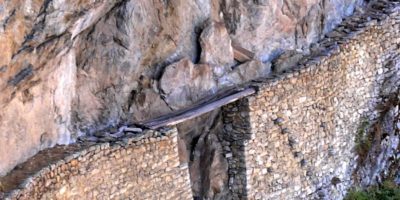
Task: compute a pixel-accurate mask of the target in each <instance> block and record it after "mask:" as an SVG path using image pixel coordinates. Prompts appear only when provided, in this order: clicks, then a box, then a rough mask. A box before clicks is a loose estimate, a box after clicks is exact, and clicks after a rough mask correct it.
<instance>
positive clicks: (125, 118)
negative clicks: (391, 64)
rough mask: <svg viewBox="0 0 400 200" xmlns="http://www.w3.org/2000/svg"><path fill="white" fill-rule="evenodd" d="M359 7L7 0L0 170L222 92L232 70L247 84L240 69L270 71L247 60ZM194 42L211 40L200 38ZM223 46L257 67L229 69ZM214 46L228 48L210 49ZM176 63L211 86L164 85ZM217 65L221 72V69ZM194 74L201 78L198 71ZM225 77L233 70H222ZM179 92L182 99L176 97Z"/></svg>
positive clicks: (304, 37) (0, 79)
mask: <svg viewBox="0 0 400 200" xmlns="http://www.w3.org/2000/svg"><path fill="white" fill-rule="evenodd" d="M361 4H362V1H361V0H333V1H326V0H307V1H305V0H304V1H294V0H285V1H276V0H273V1H238V0H208V1H207V0H195V1H185V0H170V1H159V0H157V1H148V0H126V1H122V0H117V1H104V0H103V1H102V0H100V1H88V0H83V1H77V0H73V1H65V0H46V1H45V0H35V1H21V0H10V1H3V2H1V3H0V49H2V51H1V52H0V58H1V59H0V90H1V95H0V107H1V110H0V138H3V139H2V140H0V146H2V147H5V146H7V148H1V149H0V158H1V160H2V161H4V162H1V164H0V174H1V175H2V174H4V173H6V172H7V171H9V170H10V169H12V168H13V167H14V166H15V165H16V164H17V163H20V162H22V161H24V160H26V159H27V158H28V157H30V156H32V155H34V154H35V153H36V152H38V151H39V150H41V149H44V148H47V147H50V146H53V145H55V144H57V143H58V144H66V143H71V142H74V140H75V139H76V138H77V137H78V136H79V135H82V134H86V133H92V132H95V131H96V130H98V129H103V128H105V127H108V126H110V125H116V124H121V123H132V122H138V121H143V120H146V119H149V118H153V117H155V116H158V115H162V114H165V113H168V112H171V111H172V110H174V109H178V108H181V107H183V106H185V105H188V104H190V103H191V102H194V101H196V99H198V98H201V97H200V96H202V95H203V89H204V95H206V93H207V92H205V91H208V90H209V89H210V88H213V87H214V82H216V84H217V88H221V87H222V86H221V85H224V84H220V83H219V80H221V79H220V78H226V77H229V76H232V77H237V76H238V75H237V74H239V75H240V76H241V77H243V76H247V77H245V78H242V80H243V81H247V80H250V79H252V78H253V77H252V75H248V73H247V71H251V72H252V73H253V72H254V74H255V75H257V76H258V75H263V74H264V72H266V71H267V69H268V67H264V66H263V65H260V64H256V65H253V64H251V63H260V62H259V61H262V62H263V63H268V62H269V61H270V60H272V58H274V57H275V56H276V55H278V54H280V53H281V52H283V51H284V50H286V49H299V48H300V49H301V48H306V47H307V46H308V45H309V43H311V42H313V41H316V40H317V39H318V38H320V37H322V35H323V33H325V32H327V31H328V30H330V29H331V28H332V27H333V26H335V25H336V24H337V23H339V22H340V21H341V19H342V18H343V17H345V16H348V15H350V14H351V13H352V12H353V10H354V9H355V8H356V7H358V6H359V5H361ZM210 21H214V22H215V23H214V24H225V27H226V30H227V33H229V35H228V34H226V33H225V30H224V26H220V25H218V27H219V28H216V29H215V27H213V26H211V27H208V28H207V27H206V25H207V23H208V22H210ZM207 30H211V32H210V36H207V35H208V34H207V33H208V31H207ZM213 30H214V32H213ZM201 35H203V36H204V37H203V38H208V39H209V40H208V41H207V39H206V40H203V41H204V42H200V41H199V37H200V36H201ZM206 36H207V37H206ZM228 36H229V37H228ZM229 40H231V41H233V42H235V43H237V44H239V45H240V46H242V47H243V48H245V49H248V50H249V51H252V52H254V53H255V57H254V61H250V63H247V64H244V65H248V66H250V67H251V66H256V67H255V68H257V67H258V69H260V70H256V69H250V68H249V69H247V68H246V69H245V70H244V71H243V66H242V67H240V66H239V67H238V68H237V71H238V72H235V71H236V69H235V66H234V65H235V64H233V65H232V63H231V62H230V61H231V57H230V56H229V57H230V58H229V60H226V61H225V60H221V59H222V58H225V55H226V54H225V53H228V54H230V53H231V49H230V47H229V45H228V46H227V44H228V43H229ZM214 41H219V42H221V43H224V45H225V46H224V47H223V48H220V49H219V48H216V47H215V46H209V48H206V45H205V44H206V43H209V44H210V45H212V43H213V42H214ZM201 45H203V46H201ZM225 47H226V48H225ZM202 50H204V51H202ZM221 50H224V51H221ZM207 51H216V52H219V53H215V54H214V53H212V52H211V53H210V52H208V55H212V59H211V60H207V59H210V57H208V58H207V56H206V58H204V56H203V59H202V52H207ZM222 53H224V54H222ZM220 54H221V55H220ZM203 55H206V54H205V53H204V54H203ZM222 55H223V56H224V57H221V56H222ZM184 58H187V59H188V60H186V61H185V62H188V63H189V61H190V62H192V63H194V64H193V66H192V67H190V65H191V64H186V65H184V66H186V67H178V68H185V70H184V71H182V72H181V71H180V72H177V73H176V74H180V77H182V76H186V72H187V71H186V70H187V69H186V68H190V69H192V70H193V72H190V73H189V74H191V75H192V76H193V78H194V77H197V78H198V80H199V81H200V80H205V79H206V80H207V83H206V84H205V86H203V85H201V84H200V85H199V84H198V83H195V82H196V81H193V80H192V81H190V84H192V86H193V85H194V86H193V87H192V86H190V85H189V86H187V85H185V84H186V83H188V81H183V80H182V82H179V83H176V84H181V86H182V87H180V88H178V87H177V88H171V86H168V85H164V84H170V82H168V81H166V82H164V81H162V80H167V79H166V77H171V76H172V75H168V74H171V73H173V72H171V71H173V69H172V68H171V64H172V66H176V64H177V62H178V63H181V62H184V61H182V59H184ZM198 61H201V62H204V63H208V64H206V65H199V63H198ZM214 62H217V63H214ZM174 63H175V64H174ZM221 64H222V65H225V64H227V66H228V65H229V66H228V67H226V66H224V68H223V70H218V69H219V68H218V66H220V65H221ZM207 65H208V66H209V67H207ZM231 65H232V66H231ZM199 66H200V67H199ZM266 66H268V64H267V65H266ZM198 67H199V68H201V69H197V68H198ZM232 68H233V69H232ZM239 69H240V70H239ZM264 69H265V70H264ZM209 70H211V72H212V74H210V72H209ZM232 70H233V71H232ZM199 72H201V73H200V74H202V73H204V74H206V75H205V76H204V77H203V76H200V75H195V74H196V73H199ZM259 72H262V73H259ZM232 73H233V74H236V75H228V74H232ZM167 75H168V76H167ZM255 75H254V76H255ZM211 77H213V78H212V80H211ZM162 78H164V79H162ZM177 78H179V77H177ZM186 80H188V79H186ZM161 82H163V83H164V84H161ZM232 82H233V83H234V84H236V83H237V82H242V81H237V80H236V78H234V80H232ZM174 84H175V83H174ZM196 84H197V86H196ZM168 87H170V88H169V89H168ZM187 88H189V89H187ZM164 89H165V90H166V91H168V92H167V93H164V92H165V91H164ZM179 90H185V91H189V93H188V95H186V96H185V98H182V100H181V98H177V94H178V92H179ZM197 90H199V91H197Z"/></svg>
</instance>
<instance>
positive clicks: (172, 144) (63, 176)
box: [0, 0, 400, 199]
mask: <svg viewBox="0 0 400 200" xmlns="http://www.w3.org/2000/svg"><path fill="white" fill-rule="evenodd" d="M257 2H258V3H259V4H260V5H263V3H260V2H261V1H257ZM399 4H400V2H399V1H398V0H392V1H389V0H382V1H377V2H375V3H373V4H371V5H370V6H369V8H368V9H367V10H366V11H364V12H359V13H358V14H355V15H354V16H353V17H351V18H349V19H347V20H345V21H344V22H343V23H342V24H341V25H340V26H339V27H338V28H337V29H336V30H334V31H333V32H331V33H329V34H328V35H327V36H326V37H325V38H324V39H323V40H321V41H320V42H319V43H318V44H316V45H314V46H312V48H311V50H310V52H309V54H308V55H307V56H304V55H302V56H299V55H298V54H297V53H296V52H289V53H288V54H286V55H284V56H283V57H285V60H286V61H284V60H281V61H280V60H278V61H277V62H273V63H272V65H274V66H273V72H275V74H274V75H273V76H272V77H269V78H263V79H259V80H256V81H252V82H250V83H249V84H248V85H246V87H251V88H252V89H255V90H257V93H256V94H253V92H254V90H253V92H251V94H252V95H250V96H247V95H245V96H246V97H244V98H241V99H239V100H237V101H235V102H233V103H230V104H228V105H226V106H224V107H223V108H222V111H221V112H222V121H223V125H222V126H223V132H222V135H218V138H214V140H222V142H221V143H222V146H221V149H223V150H221V151H223V152H224V157H225V158H226V160H227V163H228V167H227V168H228V169H227V170H228V171H227V173H228V181H227V182H228V183H227V184H228V188H229V195H227V196H224V198H225V197H226V198H228V197H229V199H315V198H316V199H342V198H343V196H344V195H345V193H346V191H347V189H348V188H349V187H350V186H351V185H352V184H353V180H352V179H351V176H352V174H353V172H354V170H355V167H356V166H357V163H356V159H357V155H356V154H355V151H354V147H355V145H356V144H355V137H356V134H357V132H358V131H359V129H360V126H362V124H363V122H364V121H365V120H368V121H374V120H376V119H377V118H378V115H379V109H378V105H379V104H380V103H381V101H382V97H381V96H380V91H382V87H383V86H384V85H388V84H392V85H391V87H399V85H396V84H399V83H397V82H396V81H394V82H393V81H388V80H387V78H388V77H393V76H396V75H398V74H399V68H400V67H399V63H400V6H399ZM226 17H228V16H226ZM229 20H235V19H234V18H232V19H230V18H229ZM214 25H215V27H210V28H221V27H219V25H218V24H214ZM228 25H229V24H228ZM237 28H240V27H229V31H230V32H234V31H235V30H236V29H237ZM227 31H228V30H225V29H221V30H219V32H218V34H222V35H226V34H227ZM203 36H204V35H203ZM203 39H204V38H203ZM210 41H211V42H213V37H211V40H210ZM210 41H206V40H203V41H202V42H203V43H207V44H208V43H209V42H210ZM221 42H224V43H226V44H227V45H228V46H230V45H231V44H230V43H232V41H221ZM231 50H232V51H231ZM235 50H236V51H237V48H234V49H229V52H226V53H228V54H229V58H226V59H227V60H226V62H227V63H229V62H230V61H231V60H232V59H233V58H234V57H235ZM232 54H233V55H232ZM236 54H237V53H236ZM212 56H213V55H212V54H207V55H206V54H204V55H203V56H202V57H201V60H202V61H203V62H204V63H212V62H213V61H215V59H214V58H213V57H212ZM232 56H233V57H232ZM389 63H390V64H389ZM393 63H395V64H393ZM396 63H397V64H396ZM264 64H265V63H261V62H259V61H255V60H252V61H249V62H246V63H244V64H242V65H239V66H237V67H236V68H235V69H233V71H232V72H231V73H230V75H229V76H227V78H228V79H226V80H219V82H220V83H224V82H226V84H227V85H230V84H231V82H234V81H235V80H237V78H238V77H242V76H244V75H245V74H249V73H248V72H246V71H247V70H248V69H247V68H250V67H253V68H254V66H258V67H259V68H260V71H261V72H263V73H261V72H260V73H254V76H265V75H266V74H268V73H269V71H268V72H266V71H267V70H264V67H265V69H269V67H270V66H271V65H270V64H266V65H264ZM263 65H264V67H263ZM169 67H170V68H183V69H186V68H187V67H189V70H190V72H191V74H190V75H191V77H192V78H193V77H194V78H195V79H196V80H195V81H194V82H193V80H192V79H187V80H185V81H186V82H185V83H188V84H189V83H191V84H189V85H187V84H182V85H179V87H176V86H175V85H174V84H170V85H168V84H164V85H163V87H161V88H160V89H161V90H162V91H163V92H165V93H166V94H171V95H170V96H167V98H165V99H163V100H165V101H166V102H168V103H171V105H170V107H171V108H172V109H178V108H181V107H186V106H187V105H186V104H184V105H180V104H176V105H174V104H172V102H174V101H172V100H173V99H175V98H180V97H179V94H181V92H182V91H189V92H193V91H192V90H191V89H192V88H197V87H199V88H201V87H207V88H206V90H209V89H212V88H218V87H219V86H218V84H216V83H213V84H210V85H202V84H201V83H202V81H203V80H204V79H201V78H199V75H201V74H206V75H207V76H206V77H210V78H211V75H212V73H211V72H212V69H211V68H209V67H207V65H205V64H193V63H192V61H191V60H190V59H184V60H182V61H180V62H178V63H176V64H172V65H170V66H169ZM196 67H200V68H199V69H197V68H196ZM0 70H1V68H0ZM169 70H170V71H169ZM179 71H180V70H179ZM179 71H178V72H179ZM174 72H175V70H172V69H168V67H167V69H166V70H165V74H164V75H165V77H161V81H164V80H163V78H166V79H165V80H170V79H167V78H168V77H167V76H169V77H172V78H171V79H172V80H174V79H175V77H176V78H177V79H178V78H179V77H180V76H182V77H183V76H184V75H183V74H179V73H177V74H176V73H174ZM264 72H265V73H266V74H264ZM276 72H283V74H278V73H276ZM29 73H30V72H29V67H28V68H27V71H24V72H23V74H22V75H21V76H25V74H28V75H29ZM196 77H197V78H196ZM242 78H243V77H242ZM243 79H244V80H246V81H249V80H250V79H249V78H248V77H245V78H243ZM391 80H392V79H391ZM13 82H15V83H17V82H18V79H15V80H13V81H11V83H13ZM166 82H168V81H166ZM171 85H174V87H171ZM193 93H195V92H193ZM249 94H250V93H249ZM199 98H200V97H199ZM171 99H172V100H171ZM188 99H189V100H191V99H190V98H188ZM170 100H171V101H170ZM189 100H188V101H185V103H188V105H189V104H190V103H191V102H189ZM229 102H231V101H229ZM146 106H149V105H147V104H146ZM146 106H145V107H146ZM141 127H142V128H144V127H145V126H141ZM178 137H179V136H178V133H177V129H176V128H172V129H165V128H161V130H158V131H155V130H145V131H143V132H142V129H139V128H128V127H122V128H121V129H119V130H118V131H117V132H114V133H112V134H110V133H102V134H92V135H90V134H89V135H87V136H85V137H81V138H80V139H81V140H80V141H81V143H77V144H72V145H68V146H65V147H60V146H58V147H55V148H53V149H50V150H45V151H42V152H41V153H39V154H37V155H36V156H35V157H36V158H43V159H36V161H40V162H41V163H40V165H36V166H35V165H34V162H35V157H33V158H31V159H30V160H28V161H27V162H25V163H24V164H22V165H19V166H17V167H16V168H15V169H14V170H13V171H11V172H10V173H8V174H7V175H6V176H4V177H0V199H2V198H6V199H104V198H107V199H193V196H194V195H193V192H192V191H193V188H194V187H193V188H192V184H193V180H192V183H191V182H190V180H189V177H190V175H189V174H190V173H189V169H188V163H187V162H186V161H185V162H182V163H181V161H180V156H181V157H189V155H186V156H182V155H179V153H180V152H179V150H178ZM203 139H204V138H203ZM218 148H219V146H218ZM56 152H57V153H56ZM207 152H208V151H207ZM50 155H53V156H50ZM54 155H57V156H54ZM46 156H48V157H47V158H46ZM215 157H216V158H219V157H218V155H215ZM182 160H185V159H182ZM202 161H203V160H198V161H197V162H202ZM48 163H50V165H48ZM42 165H43V166H42ZM191 173H192V174H193V172H191ZM32 174H33V175H32ZM218 184H219V183H218ZM221 184H223V183H221ZM221 188H222V186H221Z"/></svg>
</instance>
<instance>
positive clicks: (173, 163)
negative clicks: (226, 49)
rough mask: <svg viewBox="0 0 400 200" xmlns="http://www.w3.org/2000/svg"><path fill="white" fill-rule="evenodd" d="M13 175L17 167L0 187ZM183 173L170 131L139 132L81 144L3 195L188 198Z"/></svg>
mask: <svg viewBox="0 0 400 200" xmlns="http://www.w3.org/2000/svg"><path fill="white" fill-rule="evenodd" d="M23 170H26V171H25V173H27V172H28V171H27V169H23ZM17 174H18V169H16V170H15V172H14V174H10V175H9V177H7V176H6V177H3V178H2V179H0V180H2V183H3V184H6V183H7V182H8V183H10V182H13V181H15V179H16V178H18V175H17ZM188 174H189V173H188V168H187V165H181V164H180V162H179V157H178V147H177V131H176V129H172V130H167V131H162V132H155V131H145V133H143V134H142V135H139V136H137V137H132V138H125V139H123V140H120V141H119V142H116V143H107V142H105V143H98V144H95V145H91V146H85V148H81V149H79V150H78V151H76V152H74V153H73V154H71V155H69V156H67V157H65V158H64V159H61V160H59V161H58V162H56V163H54V164H52V165H50V166H48V167H45V168H43V169H41V170H40V171H39V172H37V173H35V175H33V176H31V177H29V178H27V179H26V180H25V181H24V182H23V183H22V184H21V185H19V186H18V185H11V186H9V187H10V188H9V190H10V191H9V193H6V196H5V197H6V199H104V198H106V199H192V194H191V188H190V181H189V175H188ZM13 179H14V180H13ZM3 187H5V186H3ZM13 187H14V188H15V187H17V188H18V189H14V190H12V189H13Z"/></svg>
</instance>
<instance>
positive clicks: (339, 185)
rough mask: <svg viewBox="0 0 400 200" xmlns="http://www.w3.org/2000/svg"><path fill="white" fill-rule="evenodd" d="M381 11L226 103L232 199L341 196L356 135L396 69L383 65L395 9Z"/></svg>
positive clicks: (398, 38)
mask: <svg viewBox="0 0 400 200" xmlns="http://www.w3.org/2000/svg"><path fill="white" fill-rule="evenodd" d="M381 9H382V10H381V11H384V12H382V13H367V15H372V20H371V17H369V18H367V17H368V16H367V15H359V16H357V15H356V16H354V17H353V18H352V19H351V20H348V21H345V22H344V23H343V25H341V26H339V28H338V29H337V30H336V31H334V32H333V33H332V34H331V37H329V38H326V39H325V40H323V41H321V42H320V44H321V46H320V47H319V48H320V49H322V50H321V51H320V52H321V54H314V55H313V56H312V57H310V58H308V59H306V60H305V62H304V64H303V65H300V66H298V68H296V69H294V70H292V71H291V72H288V73H284V74H282V75H279V76H277V77H274V78H272V79H270V80H266V81H263V82H262V83H259V84H257V86H258V89H259V90H258V93H257V94H256V95H254V96H251V97H248V98H245V99H242V100H240V101H239V102H235V103H233V104H232V105H229V106H226V107H225V108H224V122H225V131H226V133H225V138H224V139H225V143H224V144H225V145H224V146H225V147H224V149H225V156H226V157H227V159H228V163H229V176H230V180H229V187H230V191H231V193H232V194H233V196H234V197H235V198H236V199H246V198H249V199H313V198H322V199H341V198H343V195H344V194H345V193H346V190H347V189H348V188H349V186H350V185H351V184H352V181H351V175H352V172H353V170H354V168H355V167H356V162H355V161H356V159H357V155H356V154H355V152H354V147H355V145H356V144H355V136H356V135H357V132H358V129H359V128H360V126H362V123H363V121H365V120H368V121H373V120H374V119H376V117H377V115H378V113H379V108H377V107H376V106H377V104H378V103H379V102H380V101H381V99H380V96H379V92H380V90H381V89H382V88H381V87H382V85H383V83H384V82H385V77H389V76H391V75H393V74H395V73H396V71H395V69H396V68H391V66H392V65H388V63H389V62H391V61H392V60H394V59H397V58H398V57H399V54H400V49H399V47H400V27H399V24H400V16H399V13H400V12H399V9H398V7H397V9H394V10H392V11H390V12H389V11H388V10H386V9H385V8H381ZM387 14H390V15H389V16H388V15H387ZM354 24H355V25H356V27H355V28H354ZM349 27H350V28H349ZM352 29H354V30H352ZM337 44H339V45H337Z"/></svg>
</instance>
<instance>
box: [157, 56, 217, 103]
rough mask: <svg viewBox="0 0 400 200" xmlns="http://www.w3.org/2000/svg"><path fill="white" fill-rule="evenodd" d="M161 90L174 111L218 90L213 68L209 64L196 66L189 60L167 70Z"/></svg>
mask: <svg viewBox="0 0 400 200" xmlns="http://www.w3.org/2000/svg"><path fill="white" fill-rule="evenodd" d="M160 89H161V91H162V93H163V94H165V101H166V102H167V103H168V105H169V106H171V108H172V109H174V110H178V109H180V108H181V109H182V108H185V107H188V106H190V105H192V104H194V103H195V102H196V101H197V100H199V99H200V98H201V97H204V96H207V95H211V94H212V93H213V92H215V91H216V90H217V88H216V82H215V81H214V77H213V72H212V69H211V67H210V66H209V65H207V64H199V65H194V64H193V63H192V62H191V61H190V60H188V59H183V60H181V61H179V62H177V63H174V64H172V65H169V66H168V67H167V68H166V69H165V72H164V73H163V75H162V77H161V79H160Z"/></svg>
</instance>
